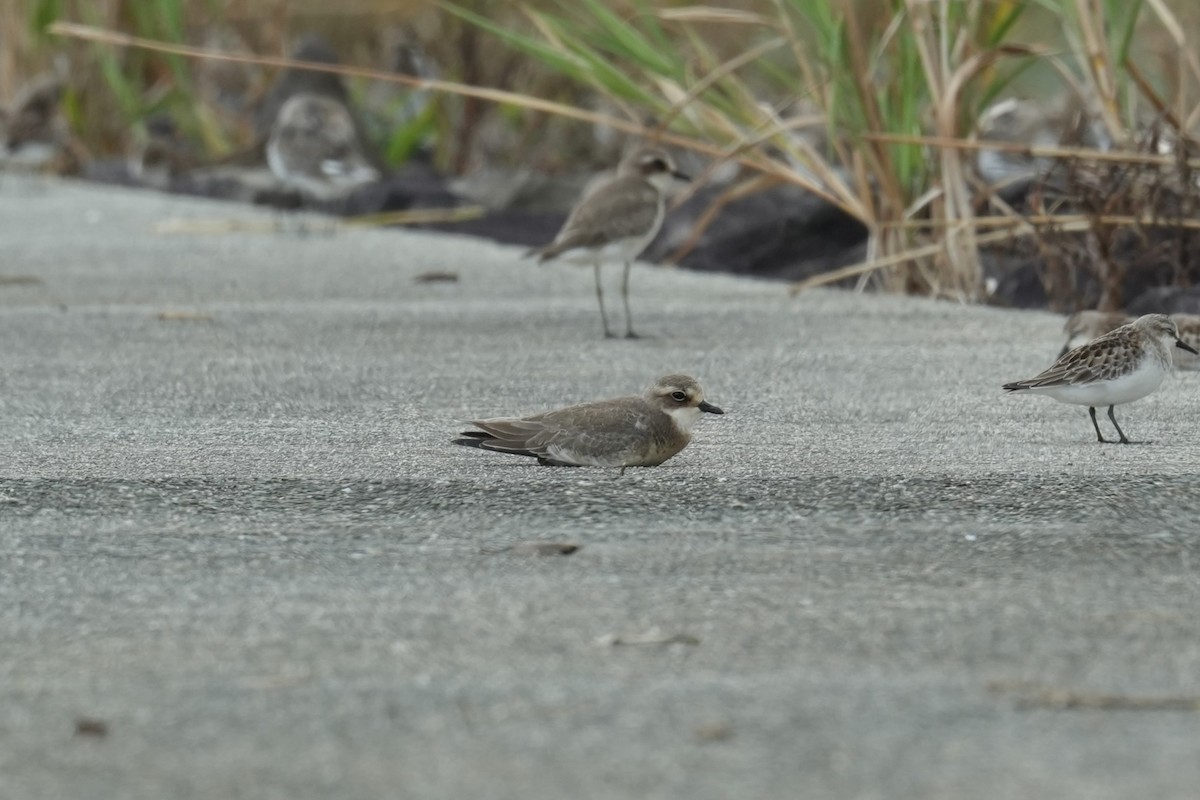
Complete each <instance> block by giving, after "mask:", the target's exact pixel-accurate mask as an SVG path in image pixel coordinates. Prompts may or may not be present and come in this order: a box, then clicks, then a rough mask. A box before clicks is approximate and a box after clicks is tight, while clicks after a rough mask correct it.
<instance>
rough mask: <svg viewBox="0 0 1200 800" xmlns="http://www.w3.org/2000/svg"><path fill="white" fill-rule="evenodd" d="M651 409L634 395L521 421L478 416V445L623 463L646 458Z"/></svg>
mask: <svg viewBox="0 0 1200 800" xmlns="http://www.w3.org/2000/svg"><path fill="white" fill-rule="evenodd" d="M646 413H647V409H645V408H644V402H643V401H642V399H641V398H639V397H630V398H618V399H615V400H606V401H602V402H598V403H586V404H583V405H579V406H570V407H568V408H562V409H558V410H556V411H548V412H546V413H544V414H537V415H535V416H532V417H525V418H521V419H506V418H499V419H482V420H476V421H475V422H474V424H475V426H476V427H478V428H479V429H480V431H482V432H483V434H484V437H475V438H477V439H479V440H480V441H479V444H477V445H475V446H477V447H481V448H483V449H485V450H497V451H499V452H505V453H515V454H519V455H532V456H537V457H538V458H540V459H543V460H544V461H547V462H549V463H552V464H561V465H568V466H593V467H620V466H624V465H626V464H629V463H630V462H632V461H639V460H641V459H642V458H643V456H644V454H645V453H646V451H647V450H648V449H649V448H650V447H651V446H652V444H653V440H654V431H655V429H656V426H655V425H654V424H653V419H652V418H643V417H642V415H644V414H646ZM465 435H468V434H464V436H465ZM463 443H464V444H466V443H467V442H463ZM470 444H474V442H470Z"/></svg>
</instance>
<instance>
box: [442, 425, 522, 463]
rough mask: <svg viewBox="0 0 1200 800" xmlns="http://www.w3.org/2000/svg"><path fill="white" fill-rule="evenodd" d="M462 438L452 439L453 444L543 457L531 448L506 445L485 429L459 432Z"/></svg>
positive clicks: (495, 451) (496, 451)
mask: <svg viewBox="0 0 1200 800" xmlns="http://www.w3.org/2000/svg"><path fill="white" fill-rule="evenodd" d="M459 436H461V437H462V438H460V439H451V440H450V441H451V443H452V444H459V445H462V446H463V447H477V448H479V449H480V450H491V451H492V452H494V453H511V454H513V455H518V456H532V457H534V458H536V459H538V460H539V461H541V460H542V457H541V456H539V455H538V454H537V453H534V452H533V451H531V450H522V449H519V448H512V447H504V446H502V445H501V442H500V440H499V439H497V438H496V437H495V436H493V435H492V434H490V433H485V432H484V431H463V432H462V433H460V434H459Z"/></svg>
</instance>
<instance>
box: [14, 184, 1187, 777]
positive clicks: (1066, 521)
mask: <svg viewBox="0 0 1200 800" xmlns="http://www.w3.org/2000/svg"><path fill="white" fill-rule="evenodd" d="M277 218H278V217H276V216H273V215H271V214H267V213H262V212H259V211H255V210H253V209H248V208H244V207H238V206H232V205H222V204H216V203H210V202H205V201H198V200H184V199H178V198H170V197H166V196H163V195H157V194H153V193H137V192H130V191H124V190H118V189H111V188H103V187H88V186H80V185H74V184H60V183H42V182H30V181H25V180H17V179H13V178H11V177H4V178H3V180H0V341H2V342H3V343H4V346H3V347H2V348H0V377H2V382H0V386H2V387H3V389H2V391H0V420H2V421H3V426H4V431H5V443H4V446H3V448H0V796H3V797H5V798H80V797H94V798H155V799H156V800H161V798H176V799H182V800H188V799H191V798H197V799H201V798H203V799H205V800H207V799H208V798H212V799H213V800H216V799H217V798H220V799H221V800H228V798H243V797H244V798H331V797H338V798H381V797H421V798H522V800H542V799H543V798H544V799H545V800H550V799H551V798H554V799H555V800H561V799H562V798H734V797H736V798H796V797H802V798H824V797H830V798H888V799H889V800H891V799H893V798H913V799H914V800H916V799H917V798H960V797H973V798H1029V797H1055V798H1089V800H1094V799H1095V798H1130V797H1138V798H1190V797H1195V796H1196V794H1197V791H1198V790H1197V787H1198V786H1200V710H1198V708H1200V707H1197V706H1196V702H1197V699H1198V698H1200V619H1198V615H1197V608H1198V607H1200V572H1198V565H1200V533H1198V529H1200V525H1198V523H1197V519H1198V514H1200V489H1198V488H1197V475H1198V473H1200V447H1198V446H1200V424H1198V423H1200V375H1183V376H1180V377H1178V378H1174V379H1170V380H1169V382H1168V383H1167V384H1166V385H1165V386H1164V388H1163V389H1162V390H1161V391H1160V392H1159V393H1157V394H1156V395H1154V396H1152V397H1150V398H1148V399H1146V400H1143V401H1140V402H1138V403H1135V404H1133V405H1131V406H1127V407H1125V408H1123V409H1119V410H1118V418H1119V420H1120V421H1121V424H1122V427H1123V428H1124V429H1125V431H1126V432H1127V433H1128V434H1129V435H1130V436H1131V437H1132V438H1134V439H1148V440H1151V442H1152V443H1150V444H1143V445H1139V446H1129V447H1118V446H1100V445H1098V444H1096V443H1095V441H1094V439H1093V434H1092V431H1091V426H1090V423H1089V422H1088V419H1087V415H1086V411H1085V410H1084V409H1082V408H1078V407H1071V406H1064V405H1059V404H1057V403H1054V402H1053V401H1050V400H1048V399H1046V398H1030V397H1010V396H1005V395H1004V394H1003V393H1002V392H1001V391H1000V388H999V386H1000V384H1001V383H1002V382H1004V381H1007V380H1012V379H1016V378H1023V377H1028V376H1030V375H1032V374H1034V373H1036V372H1037V371H1038V370H1040V369H1041V368H1043V367H1044V366H1046V365H1047V364H1048V363H1049V361H1050V360H1051V359H1052V357H1053V355H1054V354H1055V353H1056V351H1057V349H1058V347H1059V346H1060V345H1061V341H1060V339H1059V333H1058V331H1059V327H1060V325H1061V321H1060V320H1059V319H1058V318H1056V317H1054V316H1052V315H1049V314H1040V313H1019V312H1011V311H1002V310H997V309H988V308H978V307H965V306H960V305H956V304H952V303H947V302H933V301H927V300H921V299H912V298H899V297H878V296H862V295H855V294H851V293H842V292H813V293H811V294H806V295H804V296H801V297H799V298H796V299H789V298H788V297H787V296H786V293H785V291H784V289H783V288H782V287H780V286H778V285H774V284H769V283H758V282H750V281H744V280H738V279H734V278H730V277H722V276H707V275H694V274H687V273H682V272H678V271H672V270H668V269H663V268H653V267H639V268H637V269H636V270H635V274H634V279H633V280H634V293H635V303H636V305H635V314H636V319H637V321H638V322H639V325H640V327H641V328H642V329H643V330H644V331H645V332H646V333H649V334H651V338H648V339H645V340H641V341H632V342H630V341H623V340H622V341H604V340H602V339H601V338H599V336H598V331H599V325H598V320H597V317H596V312H595V308H594V301H593V298H592V295H591V277H590V274H589V273H588V272H587V271H586V270H578V269H577V268H572V267H568V266H555V265H547V266H544V267H539V266H537V265H535V264H533V263H532V262H529V261H521V260H519V258H518V256H519V253H518V252H517V251H516V250H514V249H511V248H503V247H499V246H495V245H492V244H490V243H487V242H482V241H477V240H472V239H466V238H458V237H453V236H444V235H429V234H424V233H414V232H399V231H361V230H360V231H354V232H339V233H334V234H328V233H319V232H310V233H307V234H297V233H285V234H280V233H254V232H235V233H194V234H179V233H175V234H171V233H162V232H156V226H157V225H159V224H160V223H162V222H164V221H166V220H171V219H185V220H211V219H235V220H241V221H248V220H265V221H268V222H269V221H271V220H273V219H277ZM322 225H323V223H320V222H318V223H315V225H314V227H315V228H320V227H321V226H322ZM431 270H438V271H452V272H455V273H457V274H458V276H459V280H458V282H456V283H419V282H414V278H415V277H416V276H417V275H419V274H421V273H424V272H427V271H431ZM612 272H613V274H612V276H611V277H613V278H616V277H617V272H618V270H615V269H614V270H612ZM14 279H16V280H14ZM24 279H30V280H24ZM614 286H615V283H614ZM614 297H615V294H614ZM163 314H165V315H166V316H165V318H163V317H161V316H160V315H163ZM671 371H685V372H690V373H692V374H695V375H697V376H698V377H699V378H700V379H701V381H702V382H703V384H704V386H705V388H706V391H707V393H708V397H709V399H710V400H712V401H713V402H715V403H717V404H718V405H721V406H723V407H724V408H725V409H726V411H727V413H726V415H725V416H723V417H709V416H706V417H705V418H704V419H703V420H701V422H700V424H699V425H698V426H697V430H696V438H695V441H694V442H693V444H692V445H691V446H690V447H689V448H688V449H687V450H685V451H684V452H683V453H682V454H681V455H679V456H678V457H676V458H675V459H673V460H671V461H669V462H667V464H665V465H663V466H662V467H658V468H653V469H642V470H630V471H628V472H627V473H626V474H625V475H624V476H623V477H618V476H617V475H616V474H615V472H614V471H611V470H607V471H606V470H595V469H575V470H571V469H552V468H541V467H537V466H536V465H533V464H530V463H529V461H528V460H526V459H518V458H511V457H509V458H506V457H504V456H500V455H493V454H489V453H483V452H478V451H474V450H469V449H466V448H456V447H453V446H451V445H450V444H448V441H449V439H450V438H451V437H452V436H453V435H454V434H455V433H456V432H457V431H458V430H460V429H461V427H462V423H461V422H460V420H463V419H470V418H472V417H479V416H487V415H499V414H515V413H525V412H532V411H537V410H542V409H545V408H548V407H552V406H555V405H559V404H564V403H569V402H577V401H583V400H589V399H596V398H599V397H605V396H611V395H614V394H620V393H626V392H633V391H637V390H639V389H640V388H641V387H643V386H644V385H646V384H647V383H649V382H650V381H652V380H653V379H654V378H655V377H657V376H658V375H660V374H662V373H665V372H671ZM534 540H569V541H572V542H575V543H578V544H580V545H582V548H581V549H580V550H579V551H578V552H576V553H575V554H573V555H570V556H561V557H554V556H552V557H538V556H531V555H528V554H524V553H521V552H514V551H509V550H506V549H505V548H507V547H508V546H510V545H513V544H517V543H521V542H527V541H534ZM647 639H649V640H657V643H645V640H647ZM638 642H642V643H638ZM1189 704H1190V705H1189ZM1180 707H1182V710H1181V709H1180ZM1189 709H1190V710H1189ZM81 719H93V720H97V721H100V722H102V723H104V725H106V730H107V733H106V735H103V736H97V735H88V734H87V733H86V732H84V733H77V731H76V724H77V721H79V720H81ZM85 727H86V726H85Z"/></svg>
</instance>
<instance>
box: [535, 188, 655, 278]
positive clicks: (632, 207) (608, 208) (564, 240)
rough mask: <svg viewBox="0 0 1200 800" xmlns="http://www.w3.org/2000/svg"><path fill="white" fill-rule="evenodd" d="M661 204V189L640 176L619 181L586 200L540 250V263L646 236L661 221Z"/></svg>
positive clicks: (597, 190)
mask: <svg viewBox="0 0 1200 800" xmlns="http://www.w3.org/2000/svg"><path fill="white" fill-rule="evenodd" d="M658 204H659V193H658V190H657V189H655V188H654V187H653V186H651V185H650V184H649V183H647V182H646V181H644V180H642V179H641V178H640V177H636V176H626V177H621V178H615V179H613V180H612V181H610V182H608V183H606V184H603V185H601V186H600V187H599V188H597V189H596V190H595V191H593V192H592V193H591V194H589V195H587V196H585V197H584V198H583V200H582V201H581V202H580V203H579V205H578V206H576V207H575V210H574V211H572V212H571V216H569V217H567V221H566V222H565V223H563V227H562V230H561V231H559V233H558V236H556V237H555V238H554V241H553V242H551V243H550V244H549V245H547V246H546V247H543V248H542V249H541V250H538V251H536V253H537V255H538V257H539V260H541V261H545V260H546V259H548V258H554V257H555V256H557V255H560V254H561V253H565V252H567V251H568V250H573V249H575V248H576V247H602V246H603V245H606V244H608V243H610V242H616V241H620V240H621V239H629V238H633V237H637V236H643V235H645V233H646V232H647V231H648V230H650V229H651V228H652V227H654V221H655V220H656V219H658Z"/></svg>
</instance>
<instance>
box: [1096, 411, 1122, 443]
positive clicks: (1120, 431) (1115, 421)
mask: <svg viewBox="0 0 1200 800" xmlns="http://www.w3.org/2000/svg"><path fill="white" fill-rule="evenodd" d="M1108 418H1109V419H1111V420H1112V424H1113V427H1114V428H1116V429H1117V433H1119V434H1120V435H1121V444H1129V440H1128V439H1126V438H1125V431H1123V430H1121V426H1120V425H1118V424H1117V418H1116V417H1115V416H1113V407H1112V406H1109V407H1108ZM1095 421H1096V418H1095V417H1094V416H1093V417H1092V422H1095Z"/></svg>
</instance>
